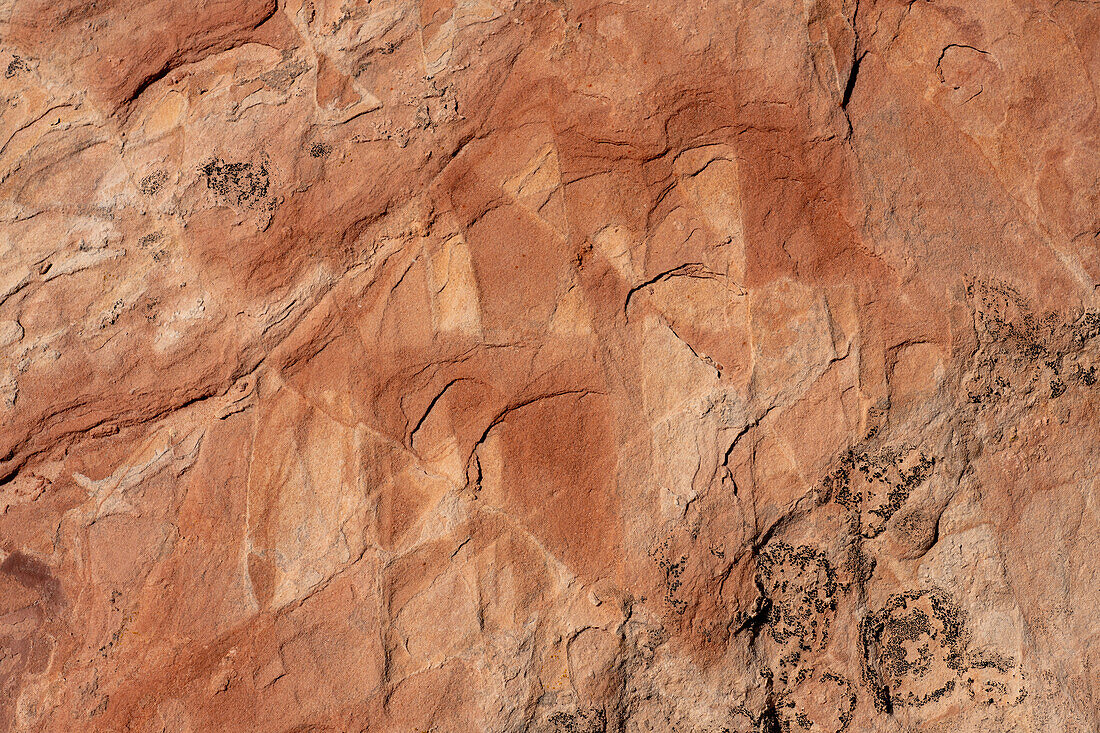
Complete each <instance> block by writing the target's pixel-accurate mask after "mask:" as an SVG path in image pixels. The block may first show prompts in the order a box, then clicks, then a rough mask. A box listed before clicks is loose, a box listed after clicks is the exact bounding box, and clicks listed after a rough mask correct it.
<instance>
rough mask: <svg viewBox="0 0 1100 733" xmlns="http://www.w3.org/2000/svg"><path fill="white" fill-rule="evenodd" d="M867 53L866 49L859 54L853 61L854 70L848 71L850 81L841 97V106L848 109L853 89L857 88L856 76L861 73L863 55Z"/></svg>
mask: <svg viewBox="0 0 1100 733" xmlns="http://www.w3.org/2000/svg"><path fill="white" fill-rule="evenodd" d="M866 55H867V52H866V51H864V52H863V53H861V54H858V55H857V56H856V57H855V59H853V61H852V70H851V71H850V72H848V83H847V84H845V85H844V95H843V96H842V97H841V98H840V108H841V109H844V110H846V109H848V103H849V102H850V101H852V91H853V90H854V89H855V88H856V77H857V76H858V75H859V65H860V63H862V62H863V57H864V56H866Z"/></svg>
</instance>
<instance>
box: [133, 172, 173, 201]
mask: <svg viewBox="0 0 1100 733" xmlns="http://www.w3.org/2000/svg"><path fill="white" fill-rule="evenodd" d="M167 181H168V174H167V173H165V172H164V171H157V172H155V173H150V174H149V175H147V176H145V177H144V178H142V179H141V181H140V182H139V183H138V190H139V191H141V193H142V194H143V195H145V196H153V195H154V194H156V193H157V191H160V189H161V187H162V186H163V185H164V184H165V183H166V182H167Z"/></svg>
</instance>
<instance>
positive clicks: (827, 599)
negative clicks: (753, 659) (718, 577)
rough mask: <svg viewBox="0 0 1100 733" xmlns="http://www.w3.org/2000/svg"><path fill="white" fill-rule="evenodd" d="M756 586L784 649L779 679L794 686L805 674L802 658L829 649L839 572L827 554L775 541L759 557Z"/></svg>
mask: <svg viewBox="0 0 1100 733" xmlns="http://www.w3.org/2000/svg"><path fill="white" fill-rule="evenodd" d="M756 585H757V588H758V589H759V590H760V594H761V596H762V598H763V599H764V601H763V603H762V604H761V606H760V607H761V610H762V611H764V616H763V617H764V621H765V624H766V626H767V629H768V632H769V635H770V637H771V640H772V641H773V642H775V643H776V644H779V645H781V646H782V647H784V649H783V651H782V653H780V654H779V656H778V658H777V660H776V666H777V668H778V671H777V672H776V673H775V674H776V680H777V681H778V682H779V683H781V684H788V683H791V684H795V683H797V682H798V681H800V675H803V674H805V672H806V670H805V669H803V668H802V658H803V655H804V654H805V653H807V652H813V651H819V650H821V649H824V648H825V646H826V645H827V644H828V641H829V626H830V623H831V620H832V616H833V614H834V613H835V612H836V605H837V600H836V594H837V579H836V570H835V569H834V568H833V565H832V563H830V562H829V560H828V558H827V557H826V556H825V553H823V552H822V551H820V550H818V549H816V548H814V547H810V546H802V547H797V548H795V547H792V546H790V545H788V544H786V543H785V542H773V543H771V544H769V545H768V546H767V547H765V548H764V550H763V551H762V552H761V553H760V556H759V557H758V558H757V565H756Z"/></svg>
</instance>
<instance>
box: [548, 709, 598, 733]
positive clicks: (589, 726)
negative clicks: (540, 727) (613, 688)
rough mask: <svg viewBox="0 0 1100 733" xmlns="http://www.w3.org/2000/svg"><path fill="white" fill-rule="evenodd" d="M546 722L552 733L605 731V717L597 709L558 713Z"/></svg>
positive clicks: (596, 732) (595, 732)
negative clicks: (550, 726)
mask: <svg viewBox="0 0 1100 733" xmlns="http://www.w3.org/2000/svg"><path fill="white" fill-rule="evenodd" d="M547 722H548V723H550V725H552V726H553V729H552V730H553V731H554V733H605V731H606V730H607V716H606V715H605V714H604V711H603V710H601V709H599V708H588V709H586V710H575V711H572V712H566V711H564V710H563V711H559V712H556V713H554V714H553V715H551V716H550V717H549V718H548V719H547Z"/></svg>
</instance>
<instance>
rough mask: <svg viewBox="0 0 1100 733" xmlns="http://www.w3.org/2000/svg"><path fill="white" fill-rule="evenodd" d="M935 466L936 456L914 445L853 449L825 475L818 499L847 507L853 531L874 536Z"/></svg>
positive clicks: (867, 536)
mask: <svg viewBox="0 0 1100 733" xmlns="http://www.w3.org/2000/svg"><path fill="white" fill-rule="evenodd" d="M935 465H936V461H935V458H933V457H932V456H929V455H927V454H925V453H923V452H921V451H919V450H917V449H915V448H912V447H900V448H882V449H879V450H874V451H867V450H853V451H849V452H848V453H847V454H846V455H845V456H844V457H843V458H841V460H840V465H839V466H838V467H837V468H836V469H834V470H833V471H832V472H831V473H829V475H828V476H826V477H825V480H824V481H823V482H822V485H821V487H820V489H819V490H818V502H819V503H826V502H828V501H833V502H836V503H837V504H838V505H840V506H842V507H844V508H845V509H847V510H848V511H849V512H851V514H852V517H851V521H850V523H849V524H850V526H851V528H852V530H853V532H854V533H856V534H859V535H860V536H862V537H863V538H865V539H873V538H875V537H877V536H878V535H880V534H881V533H882V532H883V530H885V529H886V526H887V524H888V523H889V521H890V519H891V518H892V517H893V516H894V515H895V514H896V513H897V512H898V510H899V509H901V507H902V506H903V505H904V504H905V502H906V501H907V500H908V499H909V497H910V495H912V493H913V491H914V490H916V489H917V488H918V487H920V486H921V485H922V484H924V482H925V481H927V480H928V479H929V478H930V477H931V475H932V471H933V469H934V468H935Z"/></svg>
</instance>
